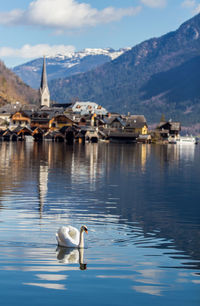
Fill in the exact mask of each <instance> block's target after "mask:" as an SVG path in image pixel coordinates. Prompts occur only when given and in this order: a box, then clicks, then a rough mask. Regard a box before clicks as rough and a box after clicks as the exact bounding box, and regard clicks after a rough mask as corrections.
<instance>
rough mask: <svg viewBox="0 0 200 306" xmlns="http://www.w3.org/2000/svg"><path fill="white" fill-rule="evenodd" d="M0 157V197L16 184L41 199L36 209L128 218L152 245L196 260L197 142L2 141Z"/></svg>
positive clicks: (199, 236)
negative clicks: (190, 147) (182, 144)
mask: <svg viewBox="0 0 200 306" xmlns="http://www.w3.org/2000/svg"><path fill="white" fill-rule="evenodd" d="M0 155H1V156H3V157H4V159H1V161H0V170H1V172H0V177H1V180H0V197H1V196H2V195H3V194H4V193H9V192H11V191H12V190H13V188H16V189H17V190H20V191H22V192H25V191H26V192H27V193H30V194H32V196H33V197H35V198H36V199H39V205H40V214H46V215H48V214H51V215H55V217H56V214H57V213H58V211H59V214H65V215H68V216H69V217H70V218H71V219H73V218H76V220H77V222H78V223H80V218H81V219H84V217H87V218H90V220H92V221H93V222H94V221H95V222H98V220H99V222H100V221H102V220H103V222H104V223H106V222H115V223H118V222H121V223H128V224H130V223H133V222H134V224H135V223H137V224H138V226H139V227H140V228H141V229H142V231H143V234H144V236H145V237H146V238H151V237H152V234H153V238H154V242H153V239H152V246H153V247H155V246H156V247H162V248H169V249H170V248H171V247H173V248H175V249H177V250H180V251H181V252H185V255H187V256H190V257H191V258H192V259H196V260H198V261H199V260H200V230H199V226H200V206H199V203H198V202H199V201H198V200H199V186H198V182H199V174H200V173H199V172H200V162H199V147H198V146H197V147H195V148H194V149H193V150H189V151H186V150H185V149H182V148H181V147H180V146H176V145H168V146H159V145H122V144H86V145H85V146H83V145H78V144H77V145H75V146H72V147H71V146H66V144H63V143H60V144H59V143H44V144H39V143H34V142H33V143H32V144H25V143H17V144H11V143H10V144H6V143H5V142H4V143H2V144H1V145H0ZM47 180H48V184H47ZM38 186H39V189H38ZM41 203H42V204H41ZM20 205H21V206H19V208H26V207H25V205H26V203H22V204H20ZM30 208H31V209H33V210H37V209H38V206H37V205H35V202H34V201H33V203H32V204H31V205H30V206H29V209H30ZM92 221H91V222H92ZM133 230H134V227H133ZM157 238H164V239H165V240H166V243H165V242H163V243H162V245H159V244H156V242H155V239H157ZM169 241H170V242H169ZM150 242H151V240H150ZM141 244H142V242H141ZM66 256H67V254H65V257H66ZM66 258H67V257H66ZM199 268H200V266H199Z"/></svg>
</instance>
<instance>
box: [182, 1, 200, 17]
mask: <svg viewBox="0 0 200 306" xmlns="http://www.w3.org/2000/svg"><path fill="white" fill-rule="evenodd" d="M181 6H182V7H183V8H187V9H192V10H193V13H194V14H198V13H200V3H197V1H196V0H185V1H183V2H182V3H181Z"/></svg>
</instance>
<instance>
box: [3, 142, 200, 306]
mask: <svg viewBox="0 0 200 306" xmlns="http://www.w3.org/2000/svg"><path fill="white" fill-rule="evenodd" d="M199 179H200V145H196V146H195V145H190V146H186V145H182V146H181V145H153V144H152V145H149V144H114V143H113V144H112V143H110V144H107V143H99V144H85V145H82V144H74V145H73V146H69V145H66V144H65V143H52V142H44V143H36V142H16V143H11V142H10V143H9V142H0V288H1V289H0V299H1V303H2V305H6V306H10V305H12V306H13V305H20V306H23V305H26V306H27V305H29V306H32V305H34V306H35V305H49V306H51V305H59V304H62V305H70V306H72V305H87V306H90V305H91V306H96V305H101V306H104V305H116V306H117V305H120V306H121V305H126V306H129V305H131V306H132V305H140V306H143V305H148V304H149V305H154V306H155V305H162V306H165V305H170V306H172V305H181V306H185V305H187V306H193V305H195V306H196V305H198V306H199V305H200V204H199V203H200V184H199ZM68 224H70V225H73V226H75V227H77V228H80V227H81V225H83V224H85V225H87V227H88V235H85V236H84V238H85V249H84V250H78V249H67V248H58V247H57V243H56V238H55V233H56V231H57V229H58V228H59V227H60V226H61V225H68Z"/></svg>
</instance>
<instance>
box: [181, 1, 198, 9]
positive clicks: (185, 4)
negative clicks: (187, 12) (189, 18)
mask: <svg viewBox="0 0 200 306" xmlns="http://www.w3.org/2000/svg"><path fill="white" fill-rule="evenodd" d="M195 4H196V1H195V0H185V1H183V2H182V3H181V6H182V7H186V8H193V7H194V6H195Z"/></svg>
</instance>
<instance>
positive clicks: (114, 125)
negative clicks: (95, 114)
mask: <svg viewBox="0 0 200 306" xmlns="http://www.w3.org/2000/svg"><path fill="white" fill-rule="evenodd" d="M104 122H105V126H104V127H105V128H106V129H110V130H113V129H115V130H116V129H118V130H122V129H124V127H125V122H124V121H123V120H122V118H121V117H120V116H117V117H107V118H104Z"/></svg>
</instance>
